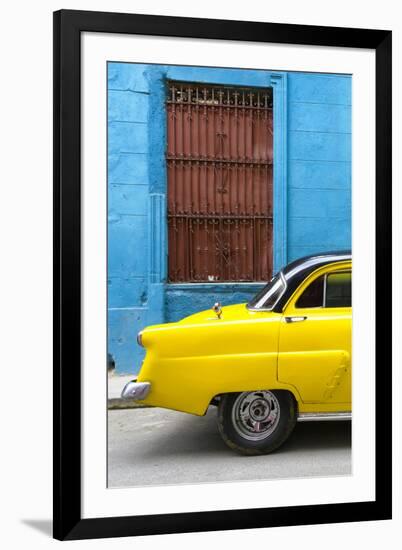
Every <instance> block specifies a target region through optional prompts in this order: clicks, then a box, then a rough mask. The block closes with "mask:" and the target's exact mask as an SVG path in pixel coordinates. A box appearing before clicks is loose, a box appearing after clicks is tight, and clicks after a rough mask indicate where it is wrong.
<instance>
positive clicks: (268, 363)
mask: <svg viewBox="0 0 402 550" xmlns="http://www.w3.org/2000/svg"><path fill="white" fill-rule="evenodd" d="M351 278H352V258H351V254H350V252H334V253H326V254H321V255H314V256H308V257H305V258H302V259H299V260H297V261H294V262H292V263H290V264H289V265H288V266H286V267H285V268H284V269H283V270H282V271H280V272H279V273H277V274H276V275H275V276H274V277H273V278H272V279H271V281H270V282H269V283H268V284H267V285H266V286H265V287H264V288H263V289H262V290H261V291H260V292H259V293H258V294H257V295H256V296H255V297H254V298H253V299H252V300H251V301H250V302H249V303H248V304H238V305H230V306H225V307H221V306H220V304H215V306H214V307H213V308H212V310H207V311H202V312H200V313H196V314H194V315H190V316H189V317H186V318H185V319H182V320H181V321H179V322H177V323H166V324H162V325H155V326H150V327H147V328H145V329H144V330H143V331H141V332H140V333H139V335H138V342H139V344H140V345H142V346H144V347H145V349H146V356H145V359H144V362H143V364H142V367H141V370H140V373H139V375H138V378H137V379H136V380H134V381H132V382H129V383H128V384H127V385H126V386H125V387H124V389H123V392H122V397H123V398H126V399H138V400H140V402H142V403H145V404H148V405H153V406H156V407H165V408H168V409H174V410H177V411H183V412H186V413H191V414H195V415H204V414H205V413H206V411H207V409H208V407H209V406H210V405H217V406H218V427H219V431H220V433H221V435H222V438H223V440H224V441H225V443H226V444H227V445H228V446H229V447H231V448H232V449H234V450H236V451H238V452H240V453H243V454H246V455H255V454H266V453H270V452H272V451H274V450H275V449H277V448H278V447H280V445H282V444H283V443H284V442H285V441H286V439H287V438H288V437H289V435H290V434H291V432H292V430H293V428H294V426H295V424H296V422H297V421H312V420H339V419H342V420H344V419H350V418H351V408H352V407H351V368H352V362H351V356H352V349H351V348H352V338H351V322H352V307H351V286H352V285H351V281H352V280H351Z"/></svg>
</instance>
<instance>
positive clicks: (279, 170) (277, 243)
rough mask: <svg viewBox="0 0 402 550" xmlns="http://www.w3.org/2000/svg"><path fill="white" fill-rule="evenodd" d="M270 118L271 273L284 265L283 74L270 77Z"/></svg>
mask: <svg viewBox="0 0 402 550" xmlns="http://www.w3.org/2000/svg"><path fill="white" fill-rule="evenodd" d="M270 82H271V86H272V88H273V94H274V98H273V108H274V113H273V118H274V177H273V182H274V196H273V204H274V230H273V234H274V235H273V240H274V245H273V264H274V273H276V272H277V271H279V269H281V268H282V267H283V266H284V265H286V264H287V135H288V131H287V111H288V109H287V105H288V102H287V74H286V73H283V74H272V75H271V77H270Z"/></svg>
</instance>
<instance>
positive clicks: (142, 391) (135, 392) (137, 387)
mask: <svg viewBox="0 0 402 550" xmlns="http://www.w3.org/2000/svg"><path fill="white" fill-rule="evenodd" d="M150 389H151V383H150V382H135V381H131V382H128V383H127V384H126V385H125V386H124V388H123V391H122V392H121V397H122V399H135V400H137V399H145V398H146V397H147V395H148V394H149V392H150Z"/></svg>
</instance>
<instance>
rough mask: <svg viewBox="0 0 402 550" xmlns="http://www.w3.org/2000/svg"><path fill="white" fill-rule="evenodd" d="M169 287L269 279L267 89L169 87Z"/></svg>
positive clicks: (270, 142)
mask: <svg viewBox="0 0 402 550" xmlns="http://www.w3.org/2000/svg"><path fill="white" fill-rule="evenodd" d="M167 120H168V144H167V156H166V158H167V169H168V238H169V261H168V263H169V267H168V277H169V281H171V282H203V281H207V282H208V281H209V282H212V281H221V282H223V281H266V280H268V279H270V277H271V276H272V150H273V125H272V89H271V88H266V89H251V88H232V87H223V86H205V85H198V84H197V85H195V84H190V83H179V82H169V83H168V98H167Z"/></svg>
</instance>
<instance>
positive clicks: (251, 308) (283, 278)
mask: <svg viewBox="0 0 402 550" xmlns="http://www.w3.org/2000/svg"><path fill="white" fill-rule="evenodd" d="M279 275H280V277H281V280H282V283H283V290H282V292H281V293H280V294H279V296H278V298H277V299H276V301H275V303H274V304H273V305H272V307H250V306H249V305H248V304H247V305H246V307H247V309H248V310H249V311H272V310H273V309H274V307H275V306H276V304H277V303H278V302H279V300H280V299H281V298H282V296H283V295H284V294H285V292H286V289H287V287H288V284H287V282H286V279H285V276H284V274H283V272H282V271H280V272H279ZM267 294H268V292H267V293H266V294H265V296H264V297H263V298H261V300H260V302H261V301H263V300H264V298H265V297H266V295H267Z"/></svg>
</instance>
